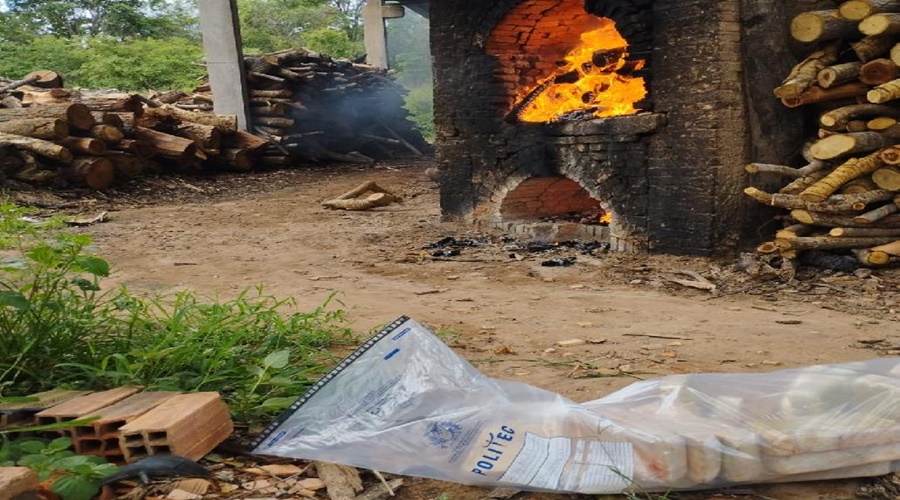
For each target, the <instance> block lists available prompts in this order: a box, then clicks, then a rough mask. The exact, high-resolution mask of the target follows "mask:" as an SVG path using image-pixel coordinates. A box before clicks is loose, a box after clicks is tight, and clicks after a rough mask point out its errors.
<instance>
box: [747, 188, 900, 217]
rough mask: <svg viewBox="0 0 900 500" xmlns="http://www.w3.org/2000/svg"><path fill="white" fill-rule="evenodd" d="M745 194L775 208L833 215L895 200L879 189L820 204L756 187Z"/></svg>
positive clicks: (828, 199) (890, 194)
mask: <svg viewBox="0 0 900 500" xmlns="http://www.w3.org/2000/svg"><path fill="white" fill-rule="evenodd" d="M744 193H745V194H747V196H750V197H751V198H753V199H754V200H756V201H758V202H760V203H763V204H766V205H770V206H773V207H781V208H787V209H790V210H793V209H795V208H800V209H804V210H810V211H813V212H823V213H825V212H831V213H840V212H850V211H854V210H855V211H860V210H865V207H866V205H868V204H869V203H875V202H877V201H885V200H890V199H893V197H894V193H893V192H891V191H887V190H885V189H878V190H875V191H867V192H865V193H861V194H848V195H842V194H836V195H831V196H830V197H828V198H827V199H825V200H823V201H822V202H819V203H811V202H808V201H804V200H803V199H801V198H800V196H798V195H793V194H771V193H766V192H765V191H761V190H759V189H756V188H755V187H748V188H746V189H744Z"/></svg>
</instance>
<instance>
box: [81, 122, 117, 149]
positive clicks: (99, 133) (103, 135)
mask: <svg viewBox="0 0 900 500" xmlns="http://www.w3.org/2000/svg"><path fill="white" fill-rule="evenodd" d="M88 134H90V136H91V137H94V138H96V139H100V140H101V141H103V142H105V143H107V144H115V143H117V142H119V141H121V140H122V139H124V138H125V134H124V133H123V132H122V131H121V130H119V129H117V128H116V127H113V126H112V125H103V124H100V125H94V126H93V127H91V130H89V131H88Z"/></svg>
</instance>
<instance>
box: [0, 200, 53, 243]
mask: <svg viewBox="0 0 900 500" xmlns="http://www.w3.org/2000/svg"><path fill="white" fill-rule="evenodd" d="M35 212H37V209H36V208H31V207H20V206H17V205H15V204H14V203H12V202H10V201H9V200H8V199H6V198H3V197H0V250H8V249H11V248H16V247H18V246H19V245H20V244H22V239H23V238H29V237H33V236H35V235H37V234H42V233H44V232H47V231H53V230H56V229H59V228H61V227H63V226H64V225H65V224H64V222H63V220H64V217H62V216H59V215H57V216H53V217H48V218H44V219H39V218H37V217H34V216H33V214H34V213H35Z"/></svg>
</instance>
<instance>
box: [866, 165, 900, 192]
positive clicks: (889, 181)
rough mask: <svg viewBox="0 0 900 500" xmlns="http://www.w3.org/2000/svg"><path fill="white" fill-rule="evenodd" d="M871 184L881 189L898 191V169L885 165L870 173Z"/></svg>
mask: <svg viewBox="0 0 900 500" xmlns="http://www.w3.org/2000/svg"><path fill="white" fill-rule="evenodd" d="M872 182H874V183H875V185H877V186H878V187H879V188H881V189H889V190H891V191H900V167H898V166H897V165H886V166H884V167H881V168H879V169H878V170H876V171H874V172H872Z"/></svg>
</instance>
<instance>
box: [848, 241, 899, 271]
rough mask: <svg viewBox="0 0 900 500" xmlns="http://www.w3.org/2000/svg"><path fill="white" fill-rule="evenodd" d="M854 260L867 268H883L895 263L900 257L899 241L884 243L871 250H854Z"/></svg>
mask: <svg viewBox="0 0 900 500" xmlns="http://www.w3.org/2000/svg"><path fill="white" fill-rule="evenodd" d="M853 253H855V254H856V258H857V259H859V261H860V262H861V263H862V264H865V265H868V266H885V265H888V264H890V263H891V262H895V261H897V257H900V240H896V241H892V242H890V243H885V244H884V245H879V246H876V247H873V248H863V249H858V250H854V252H853Z"/></svg>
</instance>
